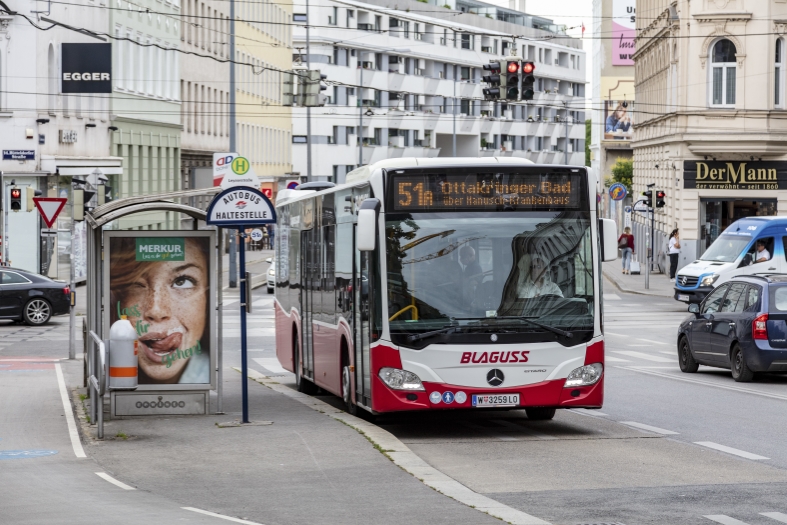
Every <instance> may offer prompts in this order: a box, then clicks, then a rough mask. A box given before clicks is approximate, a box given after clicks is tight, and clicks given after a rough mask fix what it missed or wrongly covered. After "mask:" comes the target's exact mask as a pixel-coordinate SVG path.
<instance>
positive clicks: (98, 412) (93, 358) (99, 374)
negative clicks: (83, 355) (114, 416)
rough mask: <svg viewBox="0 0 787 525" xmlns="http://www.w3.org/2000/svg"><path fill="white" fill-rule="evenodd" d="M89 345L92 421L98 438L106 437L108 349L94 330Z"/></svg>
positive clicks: (87, 341) (89, 385)
mask: <svg viewBox="0 0 787 525" xmlns="http://www.w3.org/2000/svg"><path fill="white" fill-rule="evenodd" d="M85 345H86V346H87V366H88V380H87V381H88V389H89V391H90V423H91V424H95V425H96V428H97V432H98V439H104V393H105V392H106V389H107V375H108V374H107V372H108V370H107V361H108V359H107V349H106V345H105V344H104V341H102V340H101V338H100V337H98V335H96V333H95V332H94V331H92V330H90V331H89V332H88V337H87V339H86V340H85Z"/></svg>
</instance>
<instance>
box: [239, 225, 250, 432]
mask: <svg viewBox="0 0 787 525" xmlns="http://www.w3.org/2000/svg"><path fill="white" fill-rule="evenodd" d="M238 233H239V235H238V237H240V247H239V248H238V252H239V253H238V255H240V280H241V287H240V373H241V396H242V397H243V421H242V422H243V423H248V422H249V380H248V377H249V359H248V352H247V349H246V301H251V297H246V229H245V228H244V227H243V226H241V227H240V228H238Z"/></svg>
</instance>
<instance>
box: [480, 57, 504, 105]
mask: <svg viewBox="0 0 787 525" xmlns="http://www.w3.org/2000/svg"><path fill="white" fill-rule="evenodd" d="M483 68H484V71H489V74H488V75H484V76H483V77H481V81H483V82H485V83H487V84H489V87H485V88H484V89H483V93H484V100H497V99H499V98H500V62H498V61H492V62H489V63H488V64H485V65H484V66H483Z"/></svg>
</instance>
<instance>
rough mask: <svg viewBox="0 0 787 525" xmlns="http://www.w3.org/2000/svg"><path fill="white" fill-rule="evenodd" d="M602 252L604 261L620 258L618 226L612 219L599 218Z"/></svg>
mask: <svg viewBox="0 0 787 525" xmlns="http://www.w3.org/2000/svg"><path fill="white" fill-rule="evenodd" d="M598 222H599V233H600V234H601V253H602V257H601V258H602V259H603V261H604V262H607V261H614V260H615V259H617V258H618V236H617V233H618V227H617V225H616V224H615V221H613V220H612V219H599V220H598Z"/></svg>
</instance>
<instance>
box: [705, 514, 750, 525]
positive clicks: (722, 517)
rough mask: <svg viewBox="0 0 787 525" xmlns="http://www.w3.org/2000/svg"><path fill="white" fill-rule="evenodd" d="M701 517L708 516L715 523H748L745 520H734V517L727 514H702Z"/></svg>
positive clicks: (736, 524) (732, 524)
mask: <svg viewBox="0 0 787 525" xmlns="http://www.w3.org/2000/svg"><path fill="white" fill-rule="evenodd" d="M703 518H708V519H709V520H711V521H715V522H716V523H721V524H722V525H748V524H747V523H746V522H745V521H741V520H736V519H735V518H730V517H729V516H725V515H724V514H716V515H713V516H703Z"/></svg>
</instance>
